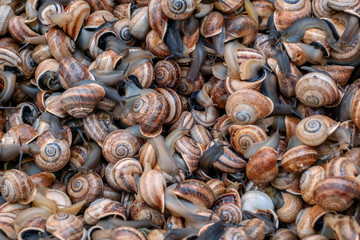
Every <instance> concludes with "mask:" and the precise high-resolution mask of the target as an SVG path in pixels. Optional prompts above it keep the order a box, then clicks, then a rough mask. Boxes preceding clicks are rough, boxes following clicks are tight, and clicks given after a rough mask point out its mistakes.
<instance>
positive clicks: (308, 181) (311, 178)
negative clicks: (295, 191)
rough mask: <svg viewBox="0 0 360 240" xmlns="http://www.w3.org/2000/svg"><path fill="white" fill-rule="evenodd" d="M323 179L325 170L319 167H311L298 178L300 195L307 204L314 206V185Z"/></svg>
mask: <svg viewBox="0 0 360 240" xmlns="http://www.w3.org/2000/svg"><path fill="white" fill-rule="evenodd" d="M324 178H325V170H324V168H322V167H321V166H313V167H311V168H309V169H308V170H306V171H305V172H304V173H303V174H302V175H301V178H300V189H301V195H302V197H303V199H304V201H305V202H307V203H308V204H315V200H314V194H313V193H314V189H315V185H316V184H317V183H318V182H319V181H320V180H322V179H324Z"/></svg>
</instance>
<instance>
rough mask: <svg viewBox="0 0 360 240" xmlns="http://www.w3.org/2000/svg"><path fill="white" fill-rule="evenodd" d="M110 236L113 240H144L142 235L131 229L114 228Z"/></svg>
mask: <svg viewBox="0 0 360 240" xmlns="http://www.w3.org/2000/svg"><path fill="white" fill-rule="evenodd" d="M111 236H113V237H114V239H129V240H135V239H138V240H146V238H145V237H144V235H143V234H142V233H141V232H139V231H138V230H136V229H135V228H132V227H118V228H115V229H114V230H113V231H112V233H111Z"/></svg>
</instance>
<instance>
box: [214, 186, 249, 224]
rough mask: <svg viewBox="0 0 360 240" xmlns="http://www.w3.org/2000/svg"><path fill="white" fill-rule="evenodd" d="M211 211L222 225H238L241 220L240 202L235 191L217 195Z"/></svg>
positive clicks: (231, 190)
mask: <svg viewBox="0 0 360 240" xmlns="http://www.w3.org/2000/svg"><path fill="white" fill-rule="evenodd" d="M213 211H214V212H215V213H216V214H217V215H218V216H220V218H221V220H222V221H223V222H224V223H233V224H239V223H240V222H241V220H242V212H241V200H240V196H239V193H238V192H237V191H236V190H235V189H229V191H228V192H227V193H224V194H221V195H219V196H218V197H217V198H216V200H215V202H214V206H213Z"/></svg>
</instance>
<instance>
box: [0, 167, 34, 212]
mask: <svg viewBox="0 0 360 240" xmlns="http://www.w3.org/2000/svg"><path fill="white" fill-rule="evenodd" d="M35 195H36V188H35V186H34V183H33V182H32V181H31V180H30V178H29V177H28V175H27V174H26V173H24V172H23V171H20V170H16V169H13V170H8V171H6V172H5V174H4V175H3V176H2V179H1V196H2V197H3V198H4V199H5V200H6V201H8V202H13V203H15V202H18V203H21V204H24V205H25V204H28V203H30V202H32V201H33V200H34V199H35Z"/></svg>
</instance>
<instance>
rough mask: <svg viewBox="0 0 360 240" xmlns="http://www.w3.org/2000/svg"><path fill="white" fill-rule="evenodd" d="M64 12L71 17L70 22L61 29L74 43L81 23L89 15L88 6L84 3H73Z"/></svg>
mask: <svg viewBox="0 0 360 240" xmlns="http://www.w3.org/2000/svg"><path fill="white" fill-rule="evenodd" d="M65 12H66V13H68V14H69V15H71V20H70V21H69V22H68V23H67V24H65V25H64V26H63V27H62V29H63V31H64V32H65V33H66V34H67V35H69V36H70V37H71V38H72V39H73V40H74V41H76V39H77V37H78V35H79V33H80V30H81V28H82V26H83V23H84V22H85V21H86V20H87V19H88V17H89V15H90V6H89V4H88V3H87V2H86V1H74V2H71V3H70V4H69V5H68V6H67V7H66V8H65Z"/></svg>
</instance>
